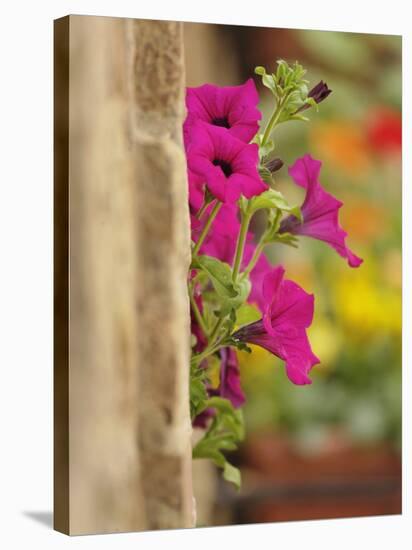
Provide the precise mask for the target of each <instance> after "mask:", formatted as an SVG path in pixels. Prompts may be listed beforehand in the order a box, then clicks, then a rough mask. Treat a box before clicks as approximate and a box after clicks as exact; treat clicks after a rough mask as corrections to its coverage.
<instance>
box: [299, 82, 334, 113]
mask: <svg viewBox="0 0 412 550" xmlns="http://www.w3.org/2000/svg"><path fill="white" fill-rule="evenodd" d="M330 93H332V90H330V89H329V88H328V85H327V84H326V82H323V80H321V81H320V82H318V83H317V84H316V86H314V87H313V88H312V89H311V90H310V92H309V93H308V97H311V98H312V99H313V100H314V101H315V102H316V103H321V102H322V101H323V100H324V99H326V98H327V97H328V95H329V94H330ZM309 108H310V104H309V103H304V104H303V105H302V106H301V107H299V109H297V111H296V112H295V114H296V113H300V112H302V111H305V110H306V109H309Z"/></svg>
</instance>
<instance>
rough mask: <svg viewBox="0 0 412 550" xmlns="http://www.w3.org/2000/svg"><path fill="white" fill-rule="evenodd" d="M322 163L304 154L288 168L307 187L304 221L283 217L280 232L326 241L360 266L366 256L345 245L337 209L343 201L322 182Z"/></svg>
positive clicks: (352, 265)
mask: <svg viewBox="0 0 412 550" xmlns="http://www.w3.org/2000/svg"><path fill="white" fill-rule="evenodd" d="M321 166H322V163H321V162H320V161H319V160H315V159H313V158H312V157H311V156H310V155H304V156H303V157H302V158H300V159H298V160H297V161H296V162H295V164H294V165H293V166H291V167H290V168H289V175H290V176H291V177H292V178H293V180H294V181H295V183H296V184H297V185H299V186H300V187H303V188H304V189H306V197H305V200H304V203H303V205H302V207H301V211H302V217H303V223H301V222H300V221H299V220H298V219H297V218H295V216H293V215H292V216H288V217H287V218H286V219H285V220H283V221H282V223H281V226H280V232H281V233H293V234H294V235H306V236H307V237H313V238H314V239H319V240H320V241H324V242H325V243H327V244H328V245H330V246H331V247H332V248H334V249H335V250H336V252H337V253H338V254H339V255H340V256H342V257H343V258H346V259H347V261H348V264H349V265H350V267H358V266H359V265H360V264H361V263H362V262H363V260H362V259H361V258H358V256H356V255H355V254H354V253H353V252H351V250H349V248H348V247H347V246H346V243H345V240H346V237H347V233H346V231H344V230H343V229H342V228H341V227H340V225H339V221H338V212H339V209H340V207H341V206H342V205H343V203H342V202H340V201H338V200H337V199H335V197H333V196H332V195H331V194H330V193H328V192H326V191H325V190H324V189H323V187H322V186H321V184H320V183H319V173H320V169H321Z"/></svg>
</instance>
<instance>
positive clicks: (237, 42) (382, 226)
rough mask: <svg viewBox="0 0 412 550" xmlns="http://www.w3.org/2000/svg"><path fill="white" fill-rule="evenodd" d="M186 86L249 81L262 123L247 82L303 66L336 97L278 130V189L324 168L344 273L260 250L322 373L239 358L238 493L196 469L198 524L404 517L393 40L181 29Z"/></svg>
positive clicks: (324, 251)
mask: <svg viewBox="0 0 412 550" xmlns="http://www.w3.org/2000/svg"><path fill="white" fill-rule="evenodd" d="M185 48H186V67H187V85H188V86H199V85H201V84H204V83H206V82H209V83H213V84H217V85H237V84H241V83H243V82H244V81H245V80H246V79H247V78H250V77H254V79H255V82H256V85H257V86H258V90H259V92H260V97H261V104H260V108H261V110H262V112H263V120H264V122H265V121H266V120H267V118H268V116H269V115H270V112H271V110H272V106H273V104H272V96H271V94H270V92H269V90H267V89H266V88H264V87H262V86H261V85H260V79H259V78H258V77H257V76H255V75H254V73H253V70H254V67H255V66H256V65H264V66H265V67H266V69H267V70H268V71H273V70H274V68H275V63H276V60H277V59H279V58H283V59H286V60H287V61H288V62H293V61H295V60H298V61H299V62H300V63H301V64H303V65H304V67H305V68H306V69H307V75H306V77H307V79H308V80H309V81H310V85H309V88H311V87H312V86H314V85H315V84H316V83H317V82H318V81H319V80H321V79H322V80H324V81H326V82H327V84H328V86H329V88H331V89H332V90H333V93H332V94H331V96H329V98H328V99H327V100H326V101H325V102H324V103H322V104H321V105H320V110H319V113H316V112H315V111H314V110H310V111H306V113H305V114H307V115H308V116H309V117H310V119H311V122H310V123H302V122H289V123H287V124H285V125H284V126H280V127H279V128H277V130H276V133H275V141H276V144H277V146H276V147H277V148H276V156H278V157H280V158H282V159H283V161H284V162H285V166H284V168H283V169H282V170H281V171H280V172H278V173H277V178H276V182H277V185H278V188H279V189H280V190H281V191H282V192H283V193H284V195H285V196H286V197H287V198H288V199H289V202H292V203H297V204H301V202H302V200H303V196H302V190H300V189H298V188H297V187H296V186H295V185H294V184H293V183H292V180H291V179H290V178H289V177H288V175H287V166H288V165H290V164H291V163H292V162H293V161H294V160H295V159H296V158H297V157H299V156H302V155H303V154H304V153H307V152H308V153H310V154H311V155H312V156H313V157H314V158H317V159H319V160H321V161H322V162H323V168H322V172H321V178H320V181H321V183H322V184H323V185H324V187H325V188H326V189H327V190H328V191H330V192H331V193H332V194H334V195H335V196H336V197H338V198H339V199H340V200H342V201H343V202H344V206H343V208H342V209H341V211H340V220H341V224H342V226H343V227H344V229H345V230H346V231H347V232H348V234H349V238H348V245H349V247H350V248H351V249H352V250H353V251H354V252H355V253H356V254H357V255H359V256H361V257H362V258H363V259H364V264H363V265H362V266H361V267H360V268H358V269H351V268H349V267H348V266H347V264H346V262H345V260H343V259H342V258H340V257H339V256H338V255H337V254H336V253H335V252H334V251H333V250H332V249H331V248H329V247H327V246H326V245H325V244H324V243H320V242H316V241H313V240H310V239H307V238H306V239H305V238H301V239H300V247H299V249H298V250H295V249H292V248H289V247H287V246H282V245H274V246H273V248H272V249H268V256H269V257H270V258H271V261H272V262H273V263H282V264H283V265H284V266H285V268H286V276H287V278H291V279H293V280H294V281H296V282H297V283H299V284H300V285H301V286H302V287H303V288H304V289H305V290H306V291H308V292H313V293H314V294H315V318H314V322H313V324H312V327H311V329H310V332H309V337H310V340H311V343H312V347H313V349H314V352H315V353H316V355H318V357H319V358H320V359H321V364H320V365H319V366H317V367H315V368H314V369H313V370H312V373H311V377H312V379H313V384H312V385H311V386H305V387H298V386H294V385H292V384H291V383H290V382H289V380H288V379H287V378H286V375H285V370H284V368H283V366H282V362H281V361H280V360H278V359H276V358H275V357H273V356H272V355H270V354H269V353H267V352H265V351H264V350H262V349H261V348H257V347H256V348H255V349H254V353H253V354H252V355H249V354H240V355H239V357H240V363H241V376H242V385H243V388H244V391H245V393H246V396H247V404H246V406H245V409H244V412H245V422H246V428H247V438H246V440H245V442H244V444H243V445H242V447H241V449H240V451H239V452H238V453H237V454H236V456H231V457H230V460H231V461H232V462H233V463H235V464H236V465H237V466H238V467H239V468H240V469H241V471H242V477H243V486H242V489H241V491H240V492H239V493H237V492H236V490H235V489H232V487H231V486H229V485H228V484H227V483H225V482H223V481H221V480H220V475H219V474H218V473H217V472H215V471H214V469H213V467H212V466H211V465H210V464H208V463H206V462H204V463H202V462H203V461H198V462H199V464H195V488H196V494H197V508H198V525H218V524H230V523H236V524H239V523H254V522H265V521H270V522H272V521H286V520H303V519H318V518H336V517H350V516H365V515H377V514H378V515H379V514H398V513H400V512H401V457H400V450H401V449H400V446H401V307H402V303H401V263H402V261H401V99H402V98H401V38H400V37H397V36H384V35H371V34H353V33H338V32H325V31H299V30H288V29H267V28H253V27H238V26H236V27H234V26H225V25H207V24H196V23H190V24H187V23H186V24H185Z"/></svg>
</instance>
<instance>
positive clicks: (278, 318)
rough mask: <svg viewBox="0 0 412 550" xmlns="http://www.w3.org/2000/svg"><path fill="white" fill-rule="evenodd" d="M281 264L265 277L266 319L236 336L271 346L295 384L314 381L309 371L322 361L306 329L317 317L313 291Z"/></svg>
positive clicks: (272, 351)
mask: <svg viewBox="0 0 412 550" xmlns="http://www.w3.org/2000/svg"><path fill="white" fill-rule="evenodd" d="M284 273H285V270H284V268H283V267H282V266H278V267H276V268H274V269H272V271H271V272H270V273H268V274H266V276H265V278H264V280H263V290H262V293H263V298H264V300H265V301H266V307H265V310H264V314H263V318H262V319H261V320H259V321H256V322H255V323H251V324H249V325H246V326H244V327H242V328H241V329H239V330H238V331H237V332H236V333H235V334H234V335H233V336H234V338H237V339H238V340H241V341H243V342H248V343H250V344H256V345H258V346H261V347H262V348H265V349H267V350H268V351H270V352H271V353H273V354H274V355H276V356H277V357H279V358H280V359H283V360H284V361H285V363H286V373H287V375H288V377H289V379H290V380H291V381H292V382H293V383H294V384H299V385H303V384H310V383H311V380H310V378H309V377H308V373H309V371H310V370H311V368H312V367H313V366H314V365H316V364H317V363H319V359H318V358H317V357H316V355H315V354H314V353H313V352H312V349H311V347H310V344H309V340H308V337H307V335H306V329H307V328H308V327H309V326H310V324H311V323H312V319H313V304H314V297H313V294H307V293H306V292H305V291H304V290H303V289H302V288H300V286H298V285H297V284H296V283H294V282H293V281H288V280H284V279H283V276H284Z"/></svg>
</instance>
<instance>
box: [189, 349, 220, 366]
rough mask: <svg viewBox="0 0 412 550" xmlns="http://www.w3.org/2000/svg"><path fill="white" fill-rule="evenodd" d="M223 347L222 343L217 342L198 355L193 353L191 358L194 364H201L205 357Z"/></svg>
mask: <svg viewBox="0 0 412 550" xmlns="http://www.w3.org/2000/svg"><path fill="white" fill-rule="evenodd" d="M222 347H223V345H222V344H216V345H214V346H213V347H207V348H206V349H205V350H203V351H202V352H201V353H198V354H197V355H193V357H192V360H191V363H192V365H195V366H197V365H199V364H200V363H201V362H202V361H203V359H206V358H207V357H209V355H212V354H213V353H216V352H217V351H218V350H219V349H220V348H222Z"/></svg>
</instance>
